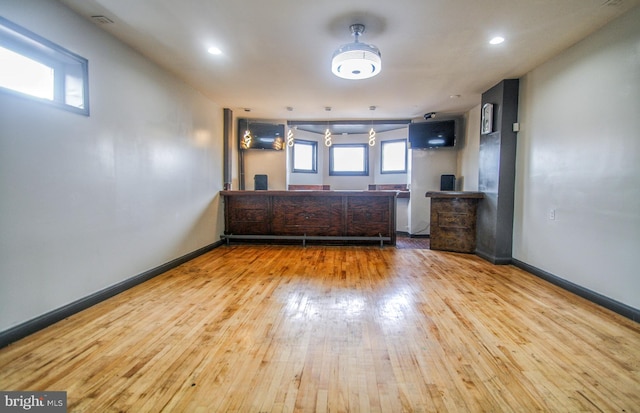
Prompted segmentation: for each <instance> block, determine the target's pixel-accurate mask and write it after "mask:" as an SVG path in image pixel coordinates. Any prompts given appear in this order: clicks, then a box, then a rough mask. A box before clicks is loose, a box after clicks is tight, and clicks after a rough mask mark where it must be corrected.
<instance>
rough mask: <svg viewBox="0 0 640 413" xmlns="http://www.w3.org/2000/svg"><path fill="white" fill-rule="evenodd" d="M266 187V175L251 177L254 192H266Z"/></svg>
mask: <svg viewBox="0 0 640 413" xmlns="http://www.w3.org/2000/svg"><path fill="white" fill-rule="evenodd" d="M268 187H269V184H268V178H267V175H255V176H254V177H253V189H255V190H256V191H266V190H267V188H268Z"/></svg>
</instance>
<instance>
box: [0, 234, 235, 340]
mask: <svg viewBox="0 0 640 413" xmlns="http://www.w3.org/2000/svg"><path fill="white" fill-rule="evenodd" d="M221 245H224V242H223V241H222V240H221V241H216V242H214V243H212V244H209V245H206V246H204V247H202V248H199V249H197V250H195V251H193V252H190V253H188V254H185V255H183V256H182V257H178V258H176V259H173V260H171V261H169V262H166V263H164V264H162V265H160V266H158V267H155V268H152V269H150V270H148V271H145V272H143V273H141V274H138V275H135V276H133V277H131V278H128V279H126V280H124V281H121V282H119V283H118V284H115V285H112V286H110V287H107V288H105V289H103V290H100V291H97V292H95V293H93V294H91V295H88V296H86V297H84V298H81V299H79V300H77V301H74V302H72V303H70V304H67V305H65V306H62V307H59V308H57V309H55V310H53V311H50V312H48V313H46V314H43V315H41V316H39V317H36V318H33V319H31V320H29V321H26V322H24V323H22V324H19V325H17V326H15V327H12V328H9V329H8V330H5V331H2V332H0V348H2V347H5V346H7V345H9V344H11V343H13V342H15V341H18V340H20V339H21V338H24V337H26V336H28V335H30V334H33V333H35V332H36V331H38V330H42V329H43V328H46V327H48V326H50V325H52V324H55V323H57V322H58V321H60V320H63V319H65V318H67V317H70V316H72V315H74V314H75V313H78V312H80V311H82V310H85V309H87V308H89V307H91V306H94V305H96V304H98V303H100V302H101V301H104V300H106V299H108V298H111V297H113V296H115V295H118V294H120V293H121V292H123V291H126V290H128V289H129V288H132V287H135V286H136V285H138V284H141V283H143V282H145V281H148V280H150V279H152V278H153V277H156V276H158V275H160V274H162V273H164V272H166V271H169V270H171V269H173V268H175V267H178V266H179V265H182V264H184V263H185V262H187V261H189V260H192V259H194V258H196V257H198V256H200V255H202V254H204V253H207V252H209V251H211V250H212V249H214V248H217V247H219V246H221Z"/></svg>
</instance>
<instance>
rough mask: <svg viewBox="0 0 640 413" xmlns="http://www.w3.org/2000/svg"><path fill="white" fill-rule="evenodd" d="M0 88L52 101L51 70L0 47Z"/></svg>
mask: <svg viewBox="0 0 640 413" xmlns="http://www.w3.org/2000/svg"><path fill="white" fill-rule="evenodd" d="M0 86H2V87H4V88H7V89H11V90H14V91H16V92H20V93H24V94H27V95H29V96H35V97H38V98H43V99H48V100H53V88H54V86H53V68H51V67H49V66H47V65H44V64H42V63H40V62H37V61H35V60H32V59H29V58H28V57H25V56H22V55H21V54H19V53H16V52H13V51H11V50H9V49H5V48H4V47H0Z"/></svg>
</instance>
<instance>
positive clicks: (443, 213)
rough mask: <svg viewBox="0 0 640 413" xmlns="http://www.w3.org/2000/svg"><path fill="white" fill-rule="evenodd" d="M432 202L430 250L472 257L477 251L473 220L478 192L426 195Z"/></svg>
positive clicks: (444, 192) (478, 197)
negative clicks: (468, 254)
mask: <svg viewBox="0 0 640 413" xmlns="http://www.w3.org/2000/svg"><path fill="white" fill-rule="evenodd" d="M426 196H427V197H428V198H431V236H430V238H431V240H430V245H431V249H433V250H443V251H455V252H466V253H473V252H475V250H476V217H477V213H476V210H477V206H478V202H479V201H480V200H481V199H482V198H483V197H484V194H482V193H481V192H456V191H443V192H427V194H426Z"/></svg>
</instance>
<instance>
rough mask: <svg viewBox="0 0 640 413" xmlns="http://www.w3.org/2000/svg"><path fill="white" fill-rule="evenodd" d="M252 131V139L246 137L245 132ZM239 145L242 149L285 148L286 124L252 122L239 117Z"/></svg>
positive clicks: (278, 149)
mask: <svg viewBox="0 0 640 413" xmlns="http://www.w3.org/2000/svg"><path fill="white" fill-rule="evenodd" d="M247 130H249V132H251V139H245V133H246V131H247ZM238 145H239V147H240V149H271V150H276V151H281V150H283V149H284V146H285V145H284V125H283V124H274V123H262V122H251V121H247V119H238Z"/></svg>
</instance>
